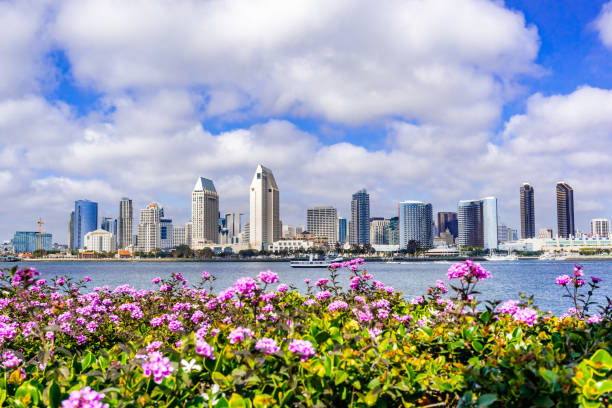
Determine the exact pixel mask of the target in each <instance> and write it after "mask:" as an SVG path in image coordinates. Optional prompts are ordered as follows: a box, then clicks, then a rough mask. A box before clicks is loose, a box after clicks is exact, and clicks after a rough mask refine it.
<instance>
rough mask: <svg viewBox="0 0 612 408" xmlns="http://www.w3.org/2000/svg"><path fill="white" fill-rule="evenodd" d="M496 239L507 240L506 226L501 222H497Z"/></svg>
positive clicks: (499, 240)
mask: <svg viewBox="0 0 612 408" xmlns="http://www.w3.org/2000/svg"><path fill="white" fill-rule="evenodd" d="M497 241H498V242H500V243H502V242H508V226H507V225H506V224H504V223H503V222H500V223H499V224H497Z"/></svg>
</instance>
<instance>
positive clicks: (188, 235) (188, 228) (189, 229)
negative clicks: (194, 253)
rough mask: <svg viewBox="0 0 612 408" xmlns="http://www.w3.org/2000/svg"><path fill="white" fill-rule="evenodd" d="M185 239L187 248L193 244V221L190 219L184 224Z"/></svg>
mask: <svg viewBox="0 0 612 408" xmlns="http://www.w3.org/2000/svg"><path fill="white" fill-rule="evenodd" d="M185 241H186V245H187V246H188V247H189V248H191V247H192V246H193V222H191V221H189V222H188V223H186V224H185Z"/></svg>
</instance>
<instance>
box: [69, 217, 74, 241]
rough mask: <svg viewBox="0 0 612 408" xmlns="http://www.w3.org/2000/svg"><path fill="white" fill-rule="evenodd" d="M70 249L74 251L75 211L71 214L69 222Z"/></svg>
mask: <svg viewBox="0 0 612 408" xmlns="http://www.w3.org/2000/svg"><path fill="white" fill-rule="evenodd" d="M68 249H70V250H72V249H74V211H72V212H71V213H70V220H69V221H68Z"/></svg>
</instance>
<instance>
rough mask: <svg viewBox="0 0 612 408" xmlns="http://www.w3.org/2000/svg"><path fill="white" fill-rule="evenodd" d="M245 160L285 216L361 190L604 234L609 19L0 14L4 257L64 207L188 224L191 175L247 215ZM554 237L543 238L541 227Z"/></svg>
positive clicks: (65, 0) (518, 3) (476, 7)
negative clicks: (472, 205)
mask: <svg viewBox="0 0 612 408" xmlns="http://www.w3.org/2000/svg"><path fill="white" fill-rule="evenodd" d="M257 163H262V164H264V165H266V166H267V167H269V168H271V169H272V170H273V172H274V174H275V177H276V180H277V182H278V184H279V188H280V190H281V219H282V220H283V222H284V223H286V224H298V225H300V224H303V223H304V222H305V209H306V208H308V207H309V206H314V205H334V206H337V207H338V211H339V213H340V215H344V216H346V215H348V213H349V202H350V196H351V193H352V192H354V191H356V190H358V189H360V188H363V187H365V188H366V189H367V190H368V191H369V192H370V194H371V196H370V199H371V206H372V215H373V216H385V217H389V216H393V215H394V214H395V213H396V212H397V203H398V202H399V201H403V200H423V201H429V202H431V203H432V204H433V206H434V211H444V210H454V209H455V208H456V204H457V201H458V200H460V199H473V198H479V197H483V196H488V195H494V196H497V197H498V198H499V199H500V219H501V220H502V221H505V222H506V223H508V224H509V225H511V226H513V227H517V226H518V219H519V206H518V195H519V188H520V185H521V183H523V182H530V183H531V184H532V185H533V186H534V188H535V192H536V224H537V228H543V227H552V226H555V223H556V221H555V220H556V218H555V210H554V185H555V183H556V182H557V181H559V180H565V181H567V182H569V183H570V184H571V185H572V186H573V187H574V190H575V200H576V218H577V227H578V228H579V229H581V230H586V229H587V228H588V221H589V219H591V218H594V217H611V216H612V211H611V209H612V182H611V180H610V175H611V174H612V3H608V4H606V2H603V1H594V0H593V1H576V0H540V1H532V0H506V1H502V0H496V1H493V0H492V1H489V0H387V1H384V2H380V1H362V0H333V1H329V0H293V1H283V0H278V1H277V0H260V1H253V0H228V1H221V0H174V1H168V0H133V1H125V0H96V1H89V0H52V1H51V0H48V1H42V0H41V1H34V0H32V1H27V0H23V1H11V0H8V1H7V0H0V196H1V197H2V201H1V204H0V240H2V239H10V238H11V237H12V235H13V232H14V231H15V230H35V229H36V220H37V219H38V218H39V217H40V218H42V219H43V221H44V222H45V223H46V224H45V228H46V229H47V231H49V232H52V233H53V234H54V241H55V242H60V243H65V242H66V240H67V222H68V216H69V214H70V211H71V210H72V209H73V208H74V201H75V200H77V199H90V200H94V201H98V202H99V206H100V211H99V215H100V217H102V216H113V217H115V216H117V213H118V203H119V199H120V198H121V197H122V196H128V197H130V198H132V199H133V200H134V204H135V207H136V209H140V208H143V207H144V206H145V205H146V204H147V203H148V202H152V201H156V202H159V203H160V204H161V205H163V206H164V207H165V209H166V214H167V215H168V216H169V217H171V218H173V219H174V220H175V222H179V223H183V222H185V221H187V220H188V219H189V217H190V207H189V206H190V194H191V190H192V188H193V185H194V184H195V181H196V178H197V177H198V176H204V177H208V178H211V179H213V180H214V182H215V185H216V187H217V191H218V192H219V194H220V208H221V211H222V212H229V211H241V212H247V211H248V186H249V184H250V181H251V177H252V176H253V172H254V170H255V167H256V165H257ZM555 227H556V226H555Z"/></svg>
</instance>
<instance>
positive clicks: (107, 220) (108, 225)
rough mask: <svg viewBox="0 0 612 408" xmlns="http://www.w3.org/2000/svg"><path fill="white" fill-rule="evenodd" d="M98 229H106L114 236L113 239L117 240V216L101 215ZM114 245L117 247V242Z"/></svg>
mask: <svg viewBox="0 0 612 408" xmlns="http://www.w3.org/2000/svg"><path fill="white" fill-rule="evenodd" d="M100 229H101V230H104V231H108V232H110V233H111V234H113V236H114V237H115V241H117V232H118V220H117V218H111V217H102V221H100ZM115 247H117V242H115Z"/></svg>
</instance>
